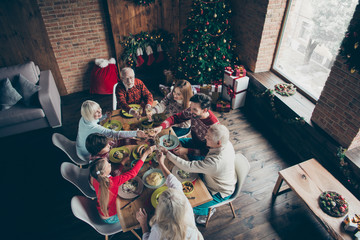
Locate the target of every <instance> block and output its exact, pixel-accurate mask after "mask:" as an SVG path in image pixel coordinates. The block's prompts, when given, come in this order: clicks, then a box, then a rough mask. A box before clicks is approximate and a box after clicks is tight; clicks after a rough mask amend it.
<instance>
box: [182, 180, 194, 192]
mask: <svg viewBox="0 0 360 240" xmlns="http://www.w3.org/2000/svg"><path fill="white" fill-rule="evenodd" d="M182 188H183V192H184V193H185V194H186V195H187V194H191V193H192V192H194V188H195V187H194V184H193V183H192V182H190V181H185V182H182Z"/></svg>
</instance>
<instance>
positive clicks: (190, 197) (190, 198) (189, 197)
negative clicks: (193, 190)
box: [187, 197, 195, 199]
mask: <svg viewBox="0 0 360 240" xmlns="http://www.w3.org/2000/svg"><path fill="white" fill-rule="evenodd" d="M187 198H188V199H195V197H187Z"/></svg>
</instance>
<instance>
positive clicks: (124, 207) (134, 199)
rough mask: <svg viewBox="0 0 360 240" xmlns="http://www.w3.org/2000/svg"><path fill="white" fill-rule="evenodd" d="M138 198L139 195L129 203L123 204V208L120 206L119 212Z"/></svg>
mask: <svg viewBox="0 0 360 240" xmlns="http://www.w3.org/2000/svg"><path fill="white" fill-rule="evenodd" d="M139 197H140V195H138V196H136V197H134V198H133V199H132V200H131V201H130V202H128V203H127V204H125V205H124V206H122V207H121V208H120V210H123V209H124V208H126V207H127V206H129V204H130V203H132V202H133V201H135V200H136V199H138V198H139Z"/></svg>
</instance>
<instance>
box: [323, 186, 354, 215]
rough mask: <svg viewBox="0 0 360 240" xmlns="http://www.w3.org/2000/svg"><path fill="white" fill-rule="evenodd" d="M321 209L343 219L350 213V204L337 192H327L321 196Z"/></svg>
mask: <svg viewBox="0 0 360 240" xmlns="http://www.w3.org/2000/svg"><path fill="white" fill-rule="evenodd" d="M319 205H320V208H321V209H322V210H323V211H324V212H325V213H327V214H329V215H330V216H333V217H342V216H345V215H346V214H347V212H348V211H349V204H348V203H347V201H346V200H345V198H344V197H343V196H342V195H340V194H339V193H337V192H332V191H325V192H323V193H321V194H320V196H319Z"/></svg>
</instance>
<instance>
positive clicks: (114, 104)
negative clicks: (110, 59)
mask: <svg viewBox="0 0 360 240" xmlns="http://www.w3.org/2000/svg"><path fill="white" fill-rule="evenodd" d="M118 84H119V83H115V85H114V88H113V110H116V108H117V100H116V92H115V90H116V86H117V85H118Z"/></svg>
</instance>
